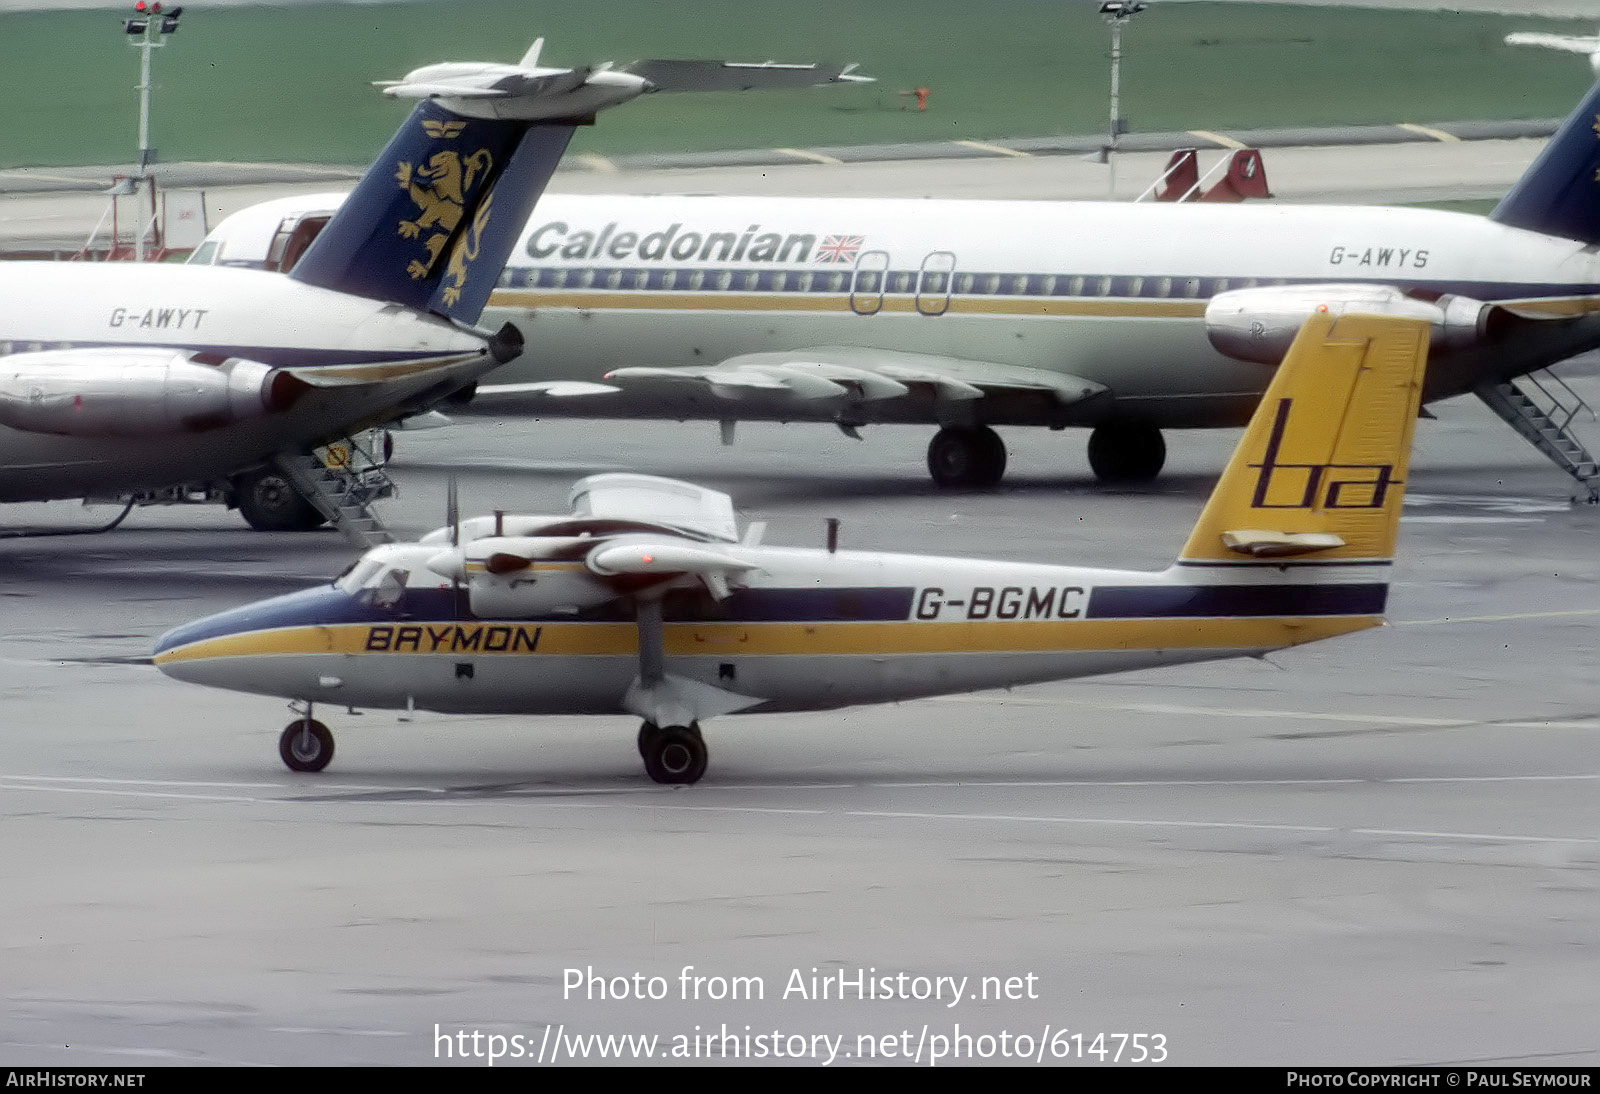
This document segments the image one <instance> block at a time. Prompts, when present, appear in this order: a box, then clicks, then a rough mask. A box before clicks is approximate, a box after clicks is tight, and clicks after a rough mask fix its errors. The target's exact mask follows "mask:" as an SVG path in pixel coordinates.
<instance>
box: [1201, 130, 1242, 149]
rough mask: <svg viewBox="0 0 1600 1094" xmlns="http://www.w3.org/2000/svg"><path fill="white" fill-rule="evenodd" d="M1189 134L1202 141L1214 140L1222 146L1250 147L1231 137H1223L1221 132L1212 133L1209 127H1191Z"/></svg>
mask: <svg viewBox="0 0 1600 1094" xmlns="http://www.w3.org/2000/svg"><path fill="white" fill-rule="evenodd" d="M1189 136H1191V137H1199V138H1200V139H1201V140H1203V141H1215V142H1216V143H1217V144H1219V145H1221V146H1222V147H1223V148H1248V147H1250V146H1249V145H1247V144H1245V143H1244V142H1242V141H1236V140H1234V139H1233V138H1232V137H1224V136H1223V135H1222V134H1221V133H1213V132H1211V130H1209V129H1191V130H1189Z"/></svg>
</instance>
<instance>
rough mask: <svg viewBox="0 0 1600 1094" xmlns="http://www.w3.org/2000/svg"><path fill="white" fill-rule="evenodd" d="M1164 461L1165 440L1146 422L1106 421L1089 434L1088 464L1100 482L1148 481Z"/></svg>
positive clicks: (1165, 453)
mask: <svg viewBox="0 0 1600 1094" xmlns="http://www.w3.org/2000/svg"><path fill="white" fill-rule="evenodd" d="M1166 462H1167V442H1166V441H1165V440H1163V439H1162V436H1161V430H1159V429H1157V428H1156V427H1155V426H1153V425H1150V424H1148V423H1146V422H1106V423H1105V424H1103V425H1097V426H1095V427H1094V431H1093V432H1091V433H1090V434H1089V467H1090V468H1091V469H1092V470H1093V471H1094V476H1095V478H1097V479H1099V480H1100V481H1101V482H1106V483H1132V482H1149V481H1150V480H1151V479H1153V478H1155V477H1156V476H1157V475H1159V474H1161V467H1162V465H1163V464H1165V463H1166Z"/></svg>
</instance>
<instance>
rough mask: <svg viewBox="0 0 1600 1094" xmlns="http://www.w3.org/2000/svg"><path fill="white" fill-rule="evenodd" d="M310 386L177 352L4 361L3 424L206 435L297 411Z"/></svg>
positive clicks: (49, 354)
mask: <svg viewBox="0 0 1600 1094" xmlns="http://www.w3.org/2000/svg"><path fill="white" fill-rule="evenodd" d="M306 389H307V385H306V384H305V383H304V382H303V381H301V380H299V379H297V378H296V377H294V376H292V375H290V374H289V373H287V372H284V371H282V370H281V369H276V368H273V367H272V366H270V365H264V364H261V363H260V362H257V361H245V360H240V359H237V358H226V359H223V358H218V357H213V356H209V355H205V354H191V353H186V352H182V351H174V350H170V349H149V350H141V349H116V350H111V349H75V350H74V349H66V350H45V351H41V352H35V353H18V354H13V355H12V356H10V357H5V358H0V424H4V425H7V426H10V427H11V428H12V429H20V430H24V431H26V432H29V433H54V434H60V435H64V436H69V437H148V436H161V435H164V434H178V433H200V432H204V431H205V430H208V429H217V428H219V427H221V426H224V425H227V424H229V423H230V422H235V421H238V420H240V419H243V418H254V417H259V416H261V415H263V414H270V413H273V412H275V411H280V410H287V409H288V408H289V407H290V406H292V405H294V403H295V401H296V400H298V399H299V398H300V396H301V394H302V393H303V392H305V391H306Z"/></svg>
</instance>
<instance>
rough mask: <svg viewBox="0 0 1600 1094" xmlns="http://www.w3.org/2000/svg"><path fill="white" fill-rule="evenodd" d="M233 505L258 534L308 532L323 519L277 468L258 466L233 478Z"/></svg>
mask: <svg viewBox="0 0 1600 1094" xmlns="http://www.w3.org/2000/svg"><path fill="white" fill-rule="evenodd" d="M233 503H234V504H235V505H237V506H238V507H239V515H240V516H242V517H244V519H245V522H246V523H248V524H249V525H250V527H252V528H254V529H255V530H256V531H258V532H307V531H310V530H311V529H313V528H317V527H320V526H321V525H322V524H323V523H324V522H325V520H326V518H325V517H323V515H322V514H321V513H319V512H317V511H316V509H314V508H313V507H312V505H311V503H310V502H308V501H306V499H305V498H303V497H301V496H300V491H298V490H296V489H295V486H294V483H292V482H290V481H289V476H287V475H285V474H284V473H283V472H282V471H280V470H278V469H277V468H276V467H258V468H256V469H255V470H254V471H246V472H244V473H243V474H241V475H236V476H235V477H234V480H233Z"/></svg>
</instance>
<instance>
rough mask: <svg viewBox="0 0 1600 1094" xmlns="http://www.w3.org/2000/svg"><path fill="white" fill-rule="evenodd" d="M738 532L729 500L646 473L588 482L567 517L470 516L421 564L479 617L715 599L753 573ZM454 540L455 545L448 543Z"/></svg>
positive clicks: (576, 491) (442, 535) (437, 537)
mask: <svg viewBox="0 0 1600 1094" xmlns="http://www.w3.org/2000/svg"><path fill="white" fill-rule="evenodd" d="M738 536H739V526H738V521H737V519H736V517H735V516H734V512H733V501H732V499H730V498H729V497H728V495H726V494H723V493H720V492H719V491H716V490H708V489H706V488H705V487H702V486H695V485H694V484H692V483H686V482H679V481H677V480H675V479H662V478H656V477H655V476H652V475H630V474H607V475H591V476H590V477H588V478H586V479H584V480H582V481H581V482H579V483H577V484H576V485H575V486H574V487H573V488H572V499H571V513H570V514H569V515H567V516H510V515H505V514H500V515H496V516H495V517H493V518H483V517H480V518H477V519H476V520H472V521H463V522H460V523H459V524H458V528H457V530H456V531H455V532H454V533H453V534H452V532H451V530H450V529H449V528H444V529H440V530H439V531H436V532H434V533H432V534H431V535H429V536H427V537H425V538H424V539H423V540H422V541H421V542H422V543H424V544H437V545H439V546H440V547H441V548H443V549H441V550H440V551H439V552H438V553H436V554H434V555H432V556H431V557H430V558H429V559H428V561H427V566H428V568H429V569H430V570H432V571H433V572H435V573H437V574H440V575H441V576H444V577H448V578H450V579H451V580H453V581H457V582H465V583H466V589H467V596H468V599H469V601H470V603H471V605H472V610H473V611H474V612H476V613H478V614H480V615H488V616H505V617H507V618H531V617H534V616H538V615H541V614H545V613H549V612H556V613H562V612H576V611H582V610H585V609H588V608H594V607H598V606H600V605H603V604H607V603H610V602H611V601H614V600H617V599H619V598H621V597H625V596H629V595H634V594H637V593H638V592H640V590H642V589H647V588H655V589H665V588H688V587H693V586H694V585H695V584H696V583H698V584H700V585H703V586H704V588H705V590H706V591H708V592H709V593H710V594H711V596H712V597H713V598H715V599H717V600H723V599H726V598H727V597H728V596H729V595H730V593H731V591H732V590H731V588H730V582H732V581H737V580H738V579H739V578H740V577H741V576H742V575H744V574H746V573H749V572H750V571H752V570H755V569H758V568H759V567H757V566H756V565H755V564H754V563H751V562H748V561H746V560H744V559H742V558H740V557H739V556H738V554H736V553H734V552H735V551H736V550H737V548H738ZM452 539H454V540H456V541H458V542H459V544H460V545H459V546H457V545H454V544H452V545H450V546H448V547H446V546H445V545H446V544H449V543H450V541H451V540H452Z"/></svg>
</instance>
